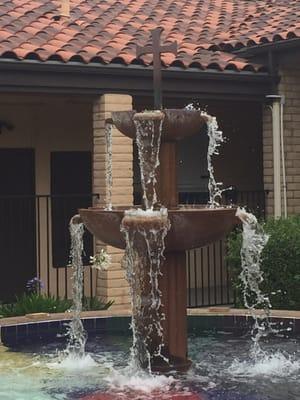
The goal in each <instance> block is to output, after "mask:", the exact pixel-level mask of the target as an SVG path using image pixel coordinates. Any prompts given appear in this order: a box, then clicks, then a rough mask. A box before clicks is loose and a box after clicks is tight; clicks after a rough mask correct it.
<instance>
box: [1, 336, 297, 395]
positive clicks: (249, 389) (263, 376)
mask: <svg viewBox="0 0 300 400" xmlns="http://www.w3.org/2000/svg"><path fill="white" fill-rule="evenodd" d="M130 345H131V340H130V338H128V337H124V336H122V337H118V336H113V335H106V336H98V337H94V338H91V340H89V342H88V343H87V346H86V351H87V355H89V356H90V357H91V358H92V359H93V360H94V363H93V364H92V365H86V364H84V362H83V361H82V362H80V361H79V362H77V364H76V363H73V368H72V367H71V366H66V367H62V366H61V364H59V363H58V356H57V352H56V349H57V348H58V349H62V348H63V347H64V344H63V343H61V342H60V343H52V344H50V345H33V346H31V347H28V346H27V347H24V348H17V349H15V350H12V351H8V350H6V351H5V350H4V349H3V348H2V351H1V347H0V399H1V400H75V399H80V398H81V397H83V396H86V395H88V394H90V393H93V392H95V391H100V392H106V393H113V394H116V399H119V397H117V395H120V394H121V393H122V396H123V397H121V399H126V400H127V399H128V398H129V399H131V400H138V399H139V400H146V399H147V400H150V399H151V400H154V399H155V400H160V399H164V400H165V399H166V400H168V399H170V398H172V397H171V395H172V394H174V393H175V392H179V393H189V392H193V393H199V394H201V396H202V397H201V398H202V399H203V400H283V399H284V400H299V398H300V381H299V373H300V343H299V339H296V338H294V339H285V340H279V339H277V338H273V339H270V340H269V341H263V342H262V347H263V350H264V352H265V354H266V358H265V359H264V360H260V362H255V361H254V360H250V359H249V347H250V345H251V341H250V339H249V338H245V337H243V338H241V337H236V336H234V335H232V334H226V335H224V334H210V335H207V336H192V337H190V338H189V349H190V357H191V359H192V360H193V367H192V369H191V370H190V371H189V372H188V373H186V374H175V373H170V374H168V375H155V374H152V375H149V374H148V373H147V371H141V372H140V373H133V372H132V370H130V369H129V368H128V366H127V364H128V358H129V355H130ZM126 395H127V396H126ZM176 400H177V399H176ZM180 400H181V399H180ZM183 400H184V398H183Z"/></svg>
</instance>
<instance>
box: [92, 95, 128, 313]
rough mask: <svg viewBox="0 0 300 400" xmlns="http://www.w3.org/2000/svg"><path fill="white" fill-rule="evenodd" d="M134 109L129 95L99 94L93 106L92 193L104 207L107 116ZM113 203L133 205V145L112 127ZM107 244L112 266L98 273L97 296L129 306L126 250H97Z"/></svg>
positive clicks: (97, 245)
mask: <svg viewBox="0 0 300 400" xmlns="http://www.w3.org/2000/svg"><path fill="white" fill-rule="evenodd" d="M131 109H132V98H131V96H128V95H119V94H105V95H103V96H101V97H99V98H98V99H97V100H96V101H95V102H94V106H93V132H94V133H93V136H94V152H93V192H94V193H99V194H100V206H105V197H106V191H107V188H106V181H105V176H106V164H105V160H106V146H105V119H106V118H109V117H110V113H111V112H112V111H127V110H131ZM112 152H113V165H112V173H113V189H112V204H113V206H124V205H128V206H130V205H132V204H133V170H132V162H133V146H132V140H131V139H129V138H127V137H125V136H124V135H122V134H121V133H120V132H119V131H118V130H117V129H116V128H113V140H112ZM103 247H105V248H106V250H107V252H108V253H109V254H110V255H111V256H112V265H111V266H110V268H109V270H108V271H103V272H99V273H98V278H97V290H96V293H97V295H98V296H99V297H100V298H102V299H104V300H105V301H108V300H114V305H115V306H121V305H122V306H126V305H128V304H129V303H130V300H129V291H128V284H127V281H126V279H125V271H124V270H123V269H122V267H121V260H122V257H123V254H124V252H123V251H122V250H119V249H116V248H114V247H111V246H105V245H104V244H103V243H101V242H99V241H96V251H97V252H99V250H100V249H101V248H103Z"/></svg>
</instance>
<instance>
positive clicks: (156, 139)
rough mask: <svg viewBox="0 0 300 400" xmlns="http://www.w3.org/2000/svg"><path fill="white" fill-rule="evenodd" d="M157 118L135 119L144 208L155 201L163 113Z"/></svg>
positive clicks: (153, 204) (148, 207) (150, 206)
mask: <svg viewBox="0 0 300 400" xmlns="http://www.w3.org/2000/svg"><path fill="white" fill-rule="evenodd" d="M161 118H162V119H159V120H151V119H135V120H134V123H135V126H136V143H137V148H138V155H139V165H140V170H141V185H142V190H143V200H144V206H145V208H146V210H149V209H150V210H152V209H153V207H154V206H155V205H156V203H157V195H156V189H155V185H156V182H157V180H156V169H157V167H158V166H159V150H160V142H161V134H162V124H163V114H161Z"/></svg>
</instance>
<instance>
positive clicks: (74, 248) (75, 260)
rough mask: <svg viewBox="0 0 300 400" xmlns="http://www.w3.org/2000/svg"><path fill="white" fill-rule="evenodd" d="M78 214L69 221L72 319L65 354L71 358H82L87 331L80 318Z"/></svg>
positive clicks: (80, 237)
mask: <svg viewBox="0 0 300 400" xmlns="http://www.w3.org/2000/svg"><path fill="white" fill-rule="evenodd" d="M80 221H81V219H80V216H79V215H75V216H74V217H73V218H72V219H71V221H70V234H71V254H70V258H71V263H72V268H73V275H72V300H73V305H72V308H71V312H72V320H71V322H70V324H69V326H68V329H67V334H66V336H67V337H68V345H67V348H66V350H65V354H66V355H67V356H69V357H70V358H71V359H72V358H73V359H75V358H83V357H84V356H85V344H86V340H87V333H86V331H85V329H84V327H83V324H82V321H81V319H80V313H81V311H82V295H83V293H82V287H83V270H84V267H83V262H82V254H83V234H84V225H83V223H82V222H80Z"/></svg>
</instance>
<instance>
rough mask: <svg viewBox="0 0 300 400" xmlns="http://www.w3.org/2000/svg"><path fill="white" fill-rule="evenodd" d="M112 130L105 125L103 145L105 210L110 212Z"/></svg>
mask: <svg viewBox="0 0 300 400" xmlns="http://www.w3.org/2000/svg"><path fill="white" fill-rule="evenodd" d="M112 129H113V125H112V124H110V123H106V124H105V143H106V171H105V172H106V174H105V180H106V182H105V183H106V198H105V202H106V209H107V210H112V186H113V176H112Z"/></svg>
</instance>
